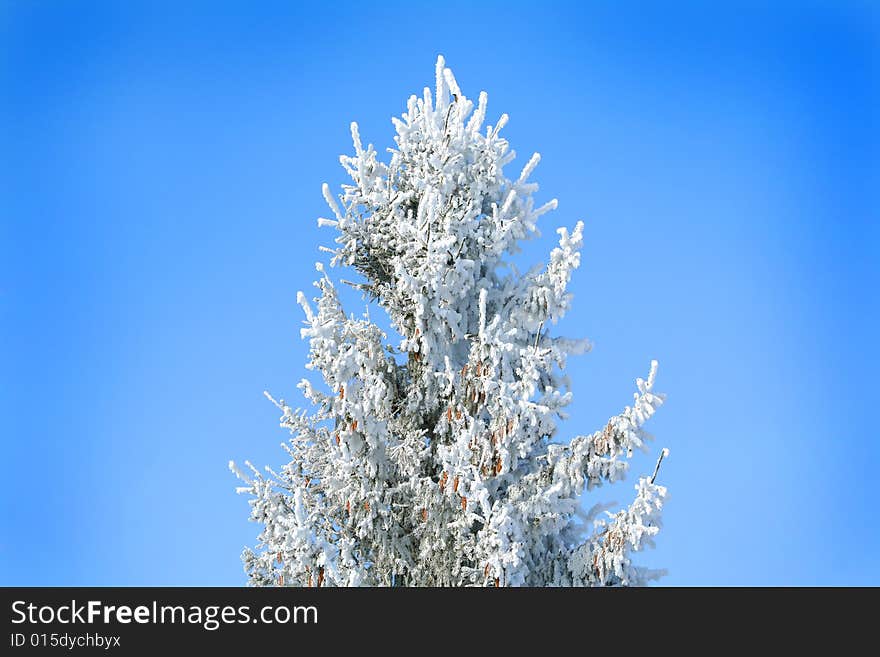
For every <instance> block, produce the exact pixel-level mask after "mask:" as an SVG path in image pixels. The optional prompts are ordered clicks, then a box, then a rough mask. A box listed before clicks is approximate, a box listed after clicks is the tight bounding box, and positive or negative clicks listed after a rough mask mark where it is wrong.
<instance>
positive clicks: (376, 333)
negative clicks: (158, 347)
mask: <svg viewBox="0 0 880 657" xmlns="http://www.w3.org/2000/svg"><path fill="white" fill-rule="evenodd" d="M486 101H487V96H486V94H485V92H483V93H481V94H480V95H479V99H478V100H477V102H476V105H475V104H474V103H473V102H472V101H471V100H469V99H468V98H467V97H465V96H464V95H463V94H462V93H461V91H460V90H459V88H458V84H457V83H456V80H455V78H454V77H453V75H452V72H451V71H450V70H449V69H448V68H446V67H445V64H444V60H443V58H442V57H440V58H439V59H438V61H437V68H436V91H435V93H434V94H433V95H432V94H431V91H430V90H429V89H427V88H426V89H425V90H424V94H423V95H422V97H417V96H415V95H414V96H411V97H410V99H409V101H408V102H407V108H406V112H405V113H404V114H403V115H402V116H401V118H393V119H392V121H393V123H394V127H395V128H396V132H397V134H396V137H395V143H396V147H395V148H393V149H388V150H389V153H390V159H389V160H388V161H387V162H385V161H382V160H381V159H380V158H379V156H378V154H377V152H376V150H375V149H374V148H373V146H372V145H368V146H367V147H366V148H365V147H364V146H363V143H362V141H361V138H360V135H359V133H358V127H357V125H356V124H354V123H353V124H352V125H351V133H352V138H353V141H354V155H353V156H342V157H341V158H340V161H341V163H342V166H343V168H344V169H345V171H346V172H347V173H348V175H349V176H351V179H352V183H351V184H347V185H344V186H343V187H342V193H341V194H339V195H338V196H337V197H334V195H333V194H332V193H331V191H330V188H329V187H328V186H327V185H326V184H325V185H324V197H325V199H326V201H327V204H328V205H329V207H330V210H331V211H332V217H331V218H321V219H319V220H318V222H319V224H320V225H322V226H328V227H331V228H332V229H334V231H335V232H336V239H335V241H336V247H335V248H332V249H330V248H324V249H323V250H325V251H327V252H329V253H330V254H331V256H332V257H331V258H330V264H331V265H332V266H345V267H348V268H350V269H353V270H354V272H356V274H354V275H353V276H354V277H355V278H357V279H358V280H357V282H348V281H341V282H343V283H348V284H350V285H354V286H355V287H357V288H358V289H359V290H361V291H362V292H363V293H364V295H366V297H367V298H369V299H370V300H371V301H375V302H377V303H378V305H379V306H380V307H381V308H382V309H384V311H385V312H387V314H388V317H389V319H390V322H391V325H392V326H393V327H394V329H396V330H397V332H398V333H399V334H400V335H401V336H402V339H401V340H399V342H398V344H397V345H396V346H392V345H389V344H386V334H385V333H384V332H383V331H382V330H381V329H380V328H379V326H377V325H376V324H375V323H373V322H372V321H370V319H369V316H368V315H364V317H363V318H361V319H357V318H355V317H354V316H349V315H346V313H345V312H344V310H343V307H342V304H341V302H340V297H339V295H338V291H337V288H336V285H335V284H334V283H333V282H332V280H331V277H330V276H328V275H327V273H326V272H325V270H324V267H323V265H321V264H320V263H319V264H318V265H317V270H318V271H319V272H320V278H319V280H318V281H317V282H316V283H315V286H316V287H317V288H318V291H319V295H318V297H317V298H316V299H315V300H314V302H315V307H313V306H312V305H310V304H309V302H308V301H307V299H306V297H305V295H303V294H302V293H299V295H298V300H299V303H300V304H301V305H302V307H303V310H304V311H305V318H306V321H305V324H306V327H305V328H304V329H302V337H303V338H304V339H308V340H309V344H310V355H309V363H308V365H307V367H308V368H309V369H312V370H316V371H317V372H318V373H319V374H320V378H321V381H320V384H319V383H318V382H313V381H310V380H308V379H304V380H303V381H302V382H301V383H300V384H299V388H300V389H301V390H302V392H303V393H304V395H305V397H306V398H307V399H308V400H309V402H311V405H312V409H311V412H307V411H305V410H294V409H292V408H291V407H290V406H288V405H287V404H286V403H285V402H284V401H283V400H281V401H279V402H275V403H276V404H277V406H278V408H279V409H280V410H281V412H282V414H283V415H282V416H281V424H282V426H283V427H286V428H287V429H289V431H290V433H291V434H292V436H293V437H292V438H291V440H290V442H289V444H285V445H284V447H285V449H286V450H287V452H288V454H289V457H290V462H289V463H288V464H287V465H285V466H284V467H283V468H281V471H280V472H277V473H276V472H274V471H272V470H270V469H268V468H267V472H268V475H264V474H262V473H260V472H259V471H258V470H257V469H255V468H254V467H253V466H252V465H251V464H250V463H247V466H248V468H247V470H248V472H243V471H242V470H241V469H239V468H237V467H236V466H235V464H233V463H230V466H231V467H232V469H233V471H234V472H235V473H236V474H237V475H238V476H239V477H240V478H241V479H242V480H243V481H244V482H245V483H246V485H245V486H243V487H242V488H239V491H240V492H246V493H249V494H251V495H252V496H253V497H252V500H251V502H250V504H251V507H252V512H251V519H252V520H254V521H256V522H258V523H261V524H262V525H264V529H263V531H262V533H261V534H260V537H259V545H258V550H257V551H253V550H250V549H246V550H245V551H244V554H243V555H242V558H243V561H244V563H245V568H246V571H247V573H248V576H249V582H250V584H251V585H258V586H262V585H282V586H285V585H291V586H353V585H381V586H464V585H478V586H521V585H526V586H554V585H561V586H584V585H638V584H642V583H644V582H646V581H647V580H648V579H650V578H652V577H654V576H656V575H657V574H659V573H656V572H652V571H648V570H647V569H645V568H642V567H639V566H637V565H635V564H633V562H632V561H631V555H632V553H633V552H634V551H637V550H640V549H641V548H643V547H645V546H646V545H650V544H652V539H653V537H654V535H655V534H656V533H657V531H658V528H659V525H660V517H659V514H660V510H661V507H662V505H663V501H664V498H665V497H666V489H665V488H664V487H662V486H659V485H657V484H656V483H655V478H656V475H657V469H656V468H655V470H654V476H652V477H643V478H640V479H639V481H638V483H637V484H636V486H635V489H636V491H637V492H636V497H635V500H634V501H633V502H632V504H631V505H630V506H629V507H628V508H626V509H624V510H622V511H620V512H618V513H609V512H607V511H605V510H604V509H605V507H602V508H598V507H594V508H593V510H592V511H591V512H589V513H587V512H584V511H583V510H582V509H583V507H582V500H581V494H582V492H583V491H584V489H587V490H589V489H592V488H594V487H596V486H600V485H601V484H603V483H604V482H614V481H618V480H620V479H622V478H623V476H624V474H625V472H626V469H627V461H626V458H628V457H629V456H631V455H632V453H633V451H634V450H635V449H637V448H644V445H645V441H646V438H648V437H649V435H648V434H647V433H645V432H644V431H643V429H642V425H643V424H644V422H645V421H646V420H647V419H648V418H650V417H651V415H652V414H653V413H654V411H655V409H656V408H657V407H658V406H659V405H660V404H661V402H662V400H663V396H662V395H660V394H658V393H655V392H654V391H653V388H654V378H655V374H656V371H657V363H656V361H655V362H652V364H651V368H650V373H649V374H648V377H647V379H637V381H636V385H637V387H638V392H636V393H635V395H634V401H633V403H632V405H631V406H627V407H626V408H625V409H624V410H623V412H621V413H620V414H618V415H615V416H614V417H612V418H611V419H610V420H608V422H607V424H605V426H604V427H602V428H600V429H599V430H598V431H596V432H594V433H590V434H584V435H578V436H576V437H573V438H571V439H570V440H567V441H564V440H559V439H558V437H559V435H560V431H559V427H558V424H557V423H558V421H559V420H563V419H565V417H566V416H565V411H564V409H565V407H566V406H568V405H569V404H570V403H571V401H572V394H571V392H569V391H568V381H567V378H566V377H565V376H564V374H563V372H564V369H565V366H566V359H567V358H568V356H569V355H573V354H580V353H583V352H585V351H587V350H588V349H589V346H590V345H589V343H588V342H587V341H586V340H572V339H567V338H563V337H558V336H553V335H551V332H550V331H549V327H550V325H552V324H555V323H556V322H557V321H558V320H559V319H560V318H561V317H562V316H563V315H564V314H565V312H566V311H567V310H568V309H569V306H570V305H571V302H572V295H571V294H570V293H569V292H568V291H567V287H568V283H569V279H570V278H571V275H572V272H573V271H574V270H575V269H576V268H577V267H578V264H579V262H580V253H579V250H580V248H581V245H582V239H583V224H582V223H580V222H579V223H578V224H577V225H576V226H575V228H574V230H573V231H571V232H569V231H568V230H566V229H565V228H560V229H559V230H558V231H557V232H558V233H559V246H557V247H556V248H554V249H553V250H552V252H551V253H550V261H549V264H547V265H546V266H543V267H537V268H534V269H532V270H530V271H529V272H527V273H525V274H521V273H519V272H518V271H517V269H516V267H515V266H514V265H513V263H512V262H511V260H510V256H511V255H512V254H515V253H517V252H518V250H519V249H518V245H519V243H520V241H522V240H526V239H529V238H531V237H533V236H536V235H537V234H538V230H537V228H536V221H537V220H538V217H540V216H541V215H543V214H544V213H546V212H548V211H550V210H553V209H554V208H556V201H555V200H552V201H550V202H549V203H545V204H543V205H541V206H540V207H535V204H534V202H533V196H532V195H533V194H534V192H535V191H536V190H537V189H538V186H537V184H535V183H533V182H530V176H531V174H532V172H533V171H534V169H535V167H536V166H537V164H538V161H539V155H538V154H537V153H536V154H534V155H533V156H532V157H531V158H530V159H529V160H528V162H527V163H526V165H525V166H524V167H523V168H522V170H521V173H520V174H519V175H518V176H517V177H516V178H508V177H507V176H506V175H505V173H504V169H505V167H506V166H507V165H508V164H510V163H511V162H512V161H513V159H514V157H515V154H514V152H513V151H512V150H511V149H510V148H509V146H508V143H507V141H506V140H505V139H504V138H502V137H501V134H500V133H501V129H502V127H503V126H504V125H505V124H506V123H507V115H506V114H503V115H501V117H500V118H499V120H498V121H497V122H496V124H495V125H494V126H488V127H487V128H485V129H483V123H484V121H485V119H486ZM267 396H268V394H267ZM269 398H270V399H272V398H271V397H269ZM272 401H274V400H272ZM665 454H666V450H663V452H662V454H661V457H660V460H662V458H663V455H665ZM659 465H660V461H659V460H658V462H657V466H658V467H659Z"/></svg>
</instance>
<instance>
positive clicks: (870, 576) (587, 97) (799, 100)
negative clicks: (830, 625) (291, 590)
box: [0, 1, 880, 585]
mask: <svg viewBox="0 0 880 657" xmlns="http://www.w3.org/2000/svg"><path fill="white" fill-rule="evenodd" d="M252 4H258V5H259V8H254V7H252V6H251V5H252ZM292 4H294V3H289V2H284V3H280V2H279V3H265V2H262V3H245V2H240V3H213V2H212V3H186V7H180V6H177V5H178V3H168V4H161V3H133V2H125V3H107V4H103V3H97V2H80V3H73V2H38V1H34V2H28V1H18V2H9V1H6V2H2V4H0V53H2V54H0V80H2V94H0V153H2V157H0V167H2V168H0V185H2V187H0V195H2V196H0V359H2V362H0V374H2V379H0V415H2V424H0V439H2V454H3V461H4V468H3V470H4V477H3V483H4V494H3V495H2V496H0V584H5V585H12V584H23V585H80V584H81V585H114V584H117V585H137V584H142V585H166V584H167V585H236V584H241V583H243V582H244V576H243V573H242V571H241V565H240V562H239V560H238V555H239V553H240V551H241V549H242V547H243V546H244V545H246V544H253V543H254V542H255V536H256V533H257V530H258V528H257V526H256V525H253V524H250V523H248V522H247V521H246V517H247V512H248V508H247V504H246V499H245V498H242V497H239V496H236V495H235V494H234V492H233V489H234V487H235V486H236V485H237V482H236V481H235V480H234V478H233V477H232V476H231V474H230V473H229V472H228V470H227V467H226V463H227V461H228V460H229V459H230V458H233V459H236V460H238V461H241V460H244V459H245V458H250V459H251V460H252V461H253V462H254V463H256V464H259V465H262V464H270V465H276V466H277V465H279V464H280V463H282V462H283V460H284V456H285V455H284V453H283V452H282V451H281V449H279V447H278V444H279V443H280V442H282V441H283V440H285V438H286V436H285V434H284V432H283V431H282V430H281V429H280V428H278V426H277V416H278V413H277V411H276V410H275V409H274V408H273V407H272V406H271V405H269V404H268V402H266V400H265V399H264V398H263V396H262V391H263V390H264V389H268V390H270V391H271V392H272V393H273V394H275V395H277V396H284V397H287V398H288V399H289V400H299V399H300V397H299V395H298V391H297V390H296V388H295V384H296V382H297V381H298V380H299V379H300V378H301V377H302V376H304V375H306V371H305V369H304V367H303V364H304V361H305V354H306V350H305V345H304V344H303V343H301V342H300V341H299V339H298V331H299V327H300V321H301V312H300V309H299V308H298V306H297V305H296V303H295V295H296V291H297V290H298V289H303V290H306V291H307V292H309V291H311V287H310V281H311V280H313V279H314V270H313V263H314V262H315V260H316V259H318V256H319V254H318V252H317V249H316V247H317V246H318V244H327V243H329V242H330V240H331V238H332V235H331V233H330V232H329V231H328V230H327V229H320V230H319V229H318V228H317V227H316V224H315V218H316V217H317V216H319V215H321V214H326V210H325V207H324V203H323V199H322V198H321V192H320V185H321V183H322V182H324V181H327V182H329V183H331V185H333V186H337V185H338V184H340V183H342V182H344V174H343V172H342V170H341V169H340V168H339V166H338V163H337V156H338V154H340V153H343V152H349V151H350V144H349V134H348V124H349V122H350V121H351V120H357V121H358V122H359V123H360V125H361V134H362V135H363V136H364V139H365V140H368V141H372V142H373V143H375V144H377V146H378V147H379V149H380V151H381V150H382V149H384V148H385V147H386V146H390V145H392V141H391V137H392V128H391V124H390V121H389V117H390V116H391V115H392V114H399V113H400V112H402V111H403V109H404V103H405V99H406V98H407V96H408V95H409V94H411V93H419V92H420V91H421V89H422V87H423V86H425V85H430V84H431V83H432V78H433V65H434V60H435V58H436V55H437V54H438V53H440V52H442V53H443V54H444V55H445V56H446V58H447V61H448V62H449V64H450V66H451V67H452V68H453V70H454V71H455V72H456V76H457V78H458V80H459V83H460V85H461V87H462V89H463V90H464V92H465V93H466V94H467V95H469V96H471V97H476V95H477V93H478V92H479V91H480V90H481V89H485V90H486V91H488V93H489V108H490V112H489V115H490V119H491V121H492V122H494V120H495V118H497V116H498V115H499V114H500V113H501V112H508V113H509V114H510V117H511V122H510V124H509V127H508V128H507V129H506V133H507V137H508V138H509V139H510V140H511V143H512V145H513V147H514V148H515V149H517V151H518V152H519V153H520V158H519V160H518V162H519V164H514V165H512V167H511V169H510V173H511V174H513V173H516V172H518V170H519V169H518V167H519V166H521V163H522V162H524V161H525V159H526V158H527V157H528V155H529V154H530V153H531V152H532V151H533V150H539V151H540V152H541V153H542V155H543V162H542V164H541V166H540V167H539V169H538V171H537V173H536V174H535V179H536V180H537V181H539V182H541V183H542V190H541V192H539V200H546V199H549V198H552V197H558V198H559V200H560V209H559V210H558V211H557V212H556V213H553V214H551V215H548V216H546V217H545V218H544V219H543V227H544V237H543V238H542V239H541V240H539V241H536V242H534V243H531V244H530V245H529V247H528V249H527V250H526V252H525V253H524V255H523V260H524V261H525V262H535V261H538V260H539V259H540V258H541V257H542V254H543V253H546V252H547V251H548V250H549V249H550V248H551V247H552V244H553V242H554V238H555V234H554V231H553V228H555V227H556V226H557V225H561V224H565V225H569V226H571V225H573V224H574V223H575V221H577V220H578V219H584V220H585V221H586V227H587V229H586V234H587V238H586V248H585V251H584V259H583V264H582V267H581V269H580V270H579V271H578V272H577V274H576V276H575V279H574V281H573V283H572V289H573V291H574V292H575V294H576V301H575V310H574V312H572V313H571V315H570V316H569V317H568V318H567V319H566V320H565V321H564V322H563V323H562V325H561V326H560V331H562V332H565V333H569V334H575V335H585V336H588V337H590V338H592V339H593V340H594V341H595V348H594V350H593V352H592V353H591V354H589V355H586V356H584V357H581V358H578V359H575V360H574V361H573V363H572V367H571V375H572V379H573V389H574V392H575V395H576V400H577V402H576V406H575V408H574V409H573V413H572V415H573V417H572V420H571V421H570V422H569V423H568V424H566V425H565V429H566V431H567V432H568V433H567V434H566V435H567V436H571V435H573V434H574V433H577V432H583V431H588V430H593V429H594V428H597V427H599V426H601V423H602V422H603V421H604V419H605V418H607V417H608V416H609V415H611V414H613V413H615V412H617V411H618V410H619V409H620V408H622V406H623V405H625V404H626V403H628V401H629V400H630V399H631V393H632V391H633V389H634V385H633V380H634V379H635V377H637V376H643V375H644V374H645V373H646V371H647V367H648V363H649V361H650V359H651V358H657V359H659V360H660V374H659V378H658V388H660V389H661V390H663V391H665V392H667V393H668V394H669V400H668V403H667V405H666V406H665V407H664V408H663V409H662V411H661V412H660V413H659V414H658V416H657V417H656V419H655V420H653V421H652V425H651V427H650V428H651V430H652V431H653V432H654V433H655V434H657V436H658V439H657V442H656V443H654V444H653V445H652V448H651V449H652V453H651V454H649V455H640V456H638V457H637V458H636V459H635V460H634V462H633V469H632V471H631V475H630V478H629V479H628V480H627V481H628V483H625V484H620V485H617V486H613V487H609V488H607V489H606V490H604V491H602V492H601V494H599V495H596V496H594V499H609V498H610V499H616V500H618V501H619V502H620V503H621V504H622V503H625V502H627V501H628V500H629V499H630V498H631V495H632V489H631V485H632V483H634V480H635V476H636V474H638V473H640V472H650V469H651V468H652V467H653V462H654V459H655V458H656V454H657V451H658V450H659V448H660V447H661V446H664V445H666V446H668V447H670V449H671V452H672V454H671V457H670V459H669V460H668V461H666V462H665V463H664V465H663V468H662V470H661V476H660V479H661V481H662V482H663V483H665V484H666V485H668V486H669V488H670V489H671V494H672V499H671V501H670V504H669V506H668V511H667V513H666V523H665V527H664V530H663V532H662V533H661V535H660V537H659V538H658V547H657V549H656V550H655V551H652V552H650V553H647V554H646V555H645V556H644V557H643V559H642V561H643V562H644V563H648V564H651V565H655V566H665V567H667V568H668V569H669V576H668V577H667V578H666V579H665V580H663V582H664V583H665V584H669V585H683V584H696V585H709V584H729V585H741V584H768V585H778V584H820V585H826V584H875V585H876V584H880V559H878V558H877V557H878V554H880V521H878V512H877V493H876V490H877V488H876V481H877V477H878V474H880V447H878V435H877V425H876V423H875V421H874V417H875V414H876V409H877V406H878V402H877V392H876V387H875V386H876V385H877V383H876V382H877V378H876V377H877V376H878V373H880V367H878V366H880V362H878V344H877V336H878V329H877V320H878V315H880V313H878V303H877V296H878V295H877V285H878V273H877V262H878V255H880V254H878V243H880V240H878V231H877V209H878V204H877V189H878V180H877V178H878V176H877V170H878V150H877V145H878V144H877V125H876V121H877V64H878V48H877V44H878V12H877V11H876V10H875V9H872V8H871V3H868V2H864V3H838V2H830V1H829V2H820V3H817V2H800V3H791V4H789V3H770V4H772V5H773V7H772V8H770V9H768V8H762V6H761V5H762V4H763V3H743V2H740V3H725V4H723V5H720V4H719V5H716V4H715V3H706V4H698V3H657V4H645V3H624V4H622V5H621V4H620V3H611V2H608V3H601V4H590V3H586V4H582V3H570V4H556V3H551V4H550V5H548V6H546V7H544V8H542V9H538V8H537V7H538V5H537V4H535V3H523V4H522V5H521V6H518V5H516V3H509V2H507V3H481V5H480V7H478V8H474V7H470V6H469V3H456V2H444V3H424V4H421V3H399V2H393V1H388V2H382V3H378V4H375V6H371V7H370V8H369V9H366V8H364V7H359V6H358V4H351V5H343V4H337V3H316V4H314V5H313V6H303V7H299V8H291V5H292ZM875 6H876V5H875ZM419 7H422V8H419ZM332 273H333V275H334V276H336V277H338V276H339V272H336V271H335V270H334V271H333V272H332ZM350 300H353V301H352V302H351V303H350V305H349V310H350V311H353V312H358V313H359V312H360V311H361V310H362V308H363V305H362V304H361V303H359V302H358V301H357V299H354V298H353V297H350ZM375 314H376V313H375V310H374V315H375ZM297 403H298V402H297Z"/></svg>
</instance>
